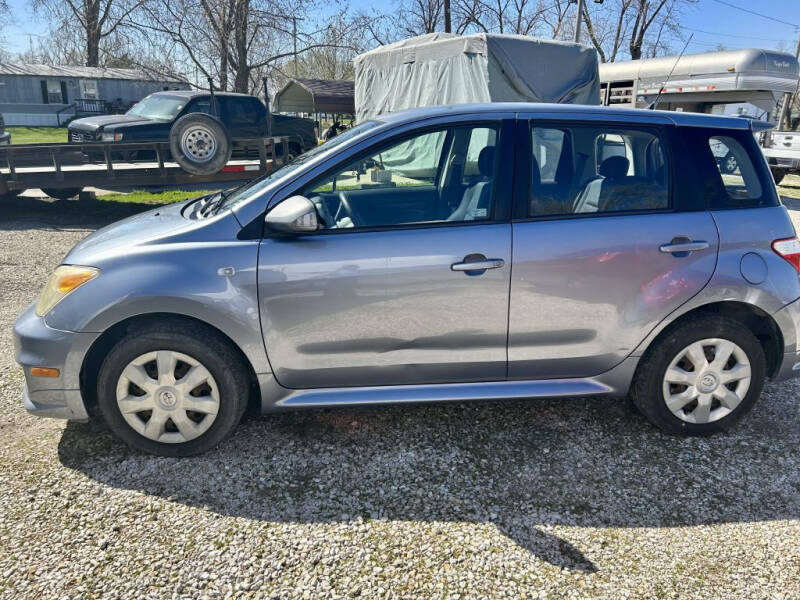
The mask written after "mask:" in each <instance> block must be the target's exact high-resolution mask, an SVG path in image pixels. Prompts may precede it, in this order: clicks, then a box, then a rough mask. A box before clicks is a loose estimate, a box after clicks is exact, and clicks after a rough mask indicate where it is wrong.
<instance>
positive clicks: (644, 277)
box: [508, 212, 719, 379]
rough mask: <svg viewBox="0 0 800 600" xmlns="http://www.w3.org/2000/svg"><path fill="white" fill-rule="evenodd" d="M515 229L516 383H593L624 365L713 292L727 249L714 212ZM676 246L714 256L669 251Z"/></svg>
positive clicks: (512, 365) (512, 327)
mask: <svg viewBox="0 0 800 600" xmlns="http://www.w3.org/2000/svg"><path fill="white" fill-rule="evenodd" d="M513 227H514V235H513V237H514V249H513V258H512V260H513V264H514V269H513V276H512V281H511V307H510V315H509V348H508V358H509V377H510V378H512V379H528V378H552V377H586V376H591V375H596V374H598V373H602V372H604V371H607V370H609V369H611V368H612V367H614V366H615V365H617V364H619V363H620V362H621V361H622V360H623V359H624V358H625V357H627V356H628V355H630V353H631V352H632V351H633V350H634V348H636V346H637V345H638V344H639V343H640V342H641V341H642V340H643V339H644V338H645V337H647V334H648V333H649V332H650V331H651V330H652V329H653V328H654V327H655V326H656V325H657V324H658V323H659V322H660V321H661V320H662V319H664V318H665V317H667V315H669V314H670V313H671V312H672V311H674V310H675V309H676V308H678V307H680V306H681V305H682V304H683V303H685V302H687V301H688V300H690V299H691V298H692V297H693V296H694V295H695V294H697V293H698V292H700V291H701V290H702V289H703V288H704V287H705V285H706V284H707V283H708V281H709V280H710V278H711V276H712V275H713V273H714V267H715V264H716V260H717V249H718V246H719V241H718V235H717V229H716V227H715V224H714V220H713V219H712V217H711V214H710V213H708V212H686V213H661V214H640V215H621V216H598V217H585V218H565V219H554V220H543V221H530V222H520V223H514V225H513ZM673 240H675V241H676V242H682V241H684V240H691V241H702V242H705V243H707V244H708V246H707V247H704V248H701V249H698V250H694V251H692V252H680V251H678V252H674V253H670V252H668V251H666V252H665V251H662V249H661V246H665V245H669V244H670V243H671V242H673ZM680 249H681V248H680V247H678V248H677V250H680ZM667 250H668V249H667Z"/></svg>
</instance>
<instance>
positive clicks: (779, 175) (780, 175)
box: [770, 169, 787, 185]
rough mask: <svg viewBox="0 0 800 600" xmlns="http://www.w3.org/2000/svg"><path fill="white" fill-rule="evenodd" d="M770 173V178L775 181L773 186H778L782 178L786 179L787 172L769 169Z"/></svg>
mask: <svg viewBox="0 0 800 600" xmlns="http://www.w3.org/2000/svg"><path fill="white" fill-rule="evenodd" d="M770 170H771V171H772V178H773V179H774V180H775V185H780V183H781V181H783V178H784V177H786V175H787V172H786V170H785V169H770Z"/></svg>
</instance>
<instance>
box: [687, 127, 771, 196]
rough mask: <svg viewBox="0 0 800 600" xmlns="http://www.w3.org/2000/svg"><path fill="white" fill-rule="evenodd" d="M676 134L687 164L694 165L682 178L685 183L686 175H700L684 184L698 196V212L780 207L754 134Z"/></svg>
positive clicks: (697, 130) (690, 130)
mask: <svg viewBox="0 0 800 600" xmlns="http://www.w3.org/2000/svg"><path fill="white" fill-rule="evenodd" d="M675 133H676V134H677V136H678V137H679V138H680V140H679V141H678V142H677V143H679V145H680V147H681V148H682V149H683V150H682V153H684V154H685V155H686V158H685V160H686V161H691V165H690V168H687V169H681V171H680V173H679V175H680V176H681V178H682V179H684V180H685V179H686V178H687V177H688V175H687V174H686V173H684V171H687V172H688V171H689V170H691V171H694V172H695V173H696V175H694V176H693V177H692V178H691V181H684V183H686V184H687V185H689V186H691V187H692V188H693V189H692V190H691V191H692V192H694V193H696V194H697V196H696V203H697V204H698V207H697V208H698V209H700V210H702V209H704V208H710V209H711V210H718V209H727V208H757V207H761V206H777V205H778V195H777V191H776V190H775V185H774V184H773V182H772V177H771V175H770V173H769V170H768V169H767V165H766V163H765V161H764V158H763V156H762V155H761V150H760V149H759V147H758V144H757V143H756V140H755V138H754V137H753V133H752V132H751V131H748V130H726V129H712V128H706V127H678V128H677V129H676V132H675ZM682 159H683V157H682ZM684 195H685V194H684Z"/></svg>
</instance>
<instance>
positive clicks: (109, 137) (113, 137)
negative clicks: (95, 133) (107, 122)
mask: <svg viewBox="0 0 800 600" xmlns="http://www.w3.org/2000/svg"><path fill="white" fill-rule="evenodd" d="M103 141H104V142H121V141H122V134H121V133H105V132H103Z"/></svg>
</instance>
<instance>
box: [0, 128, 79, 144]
mask: <svg viewBox="0 0 800 600" xmlns="http://www.w3.org/2000/svg"><path fill="white" fill-rule="evenodd" d="M6 131H9V132H11V143H12V144H48V143H53V144H58V143H61V144H66V143H67V128H66V127H6Z"/></svg>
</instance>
